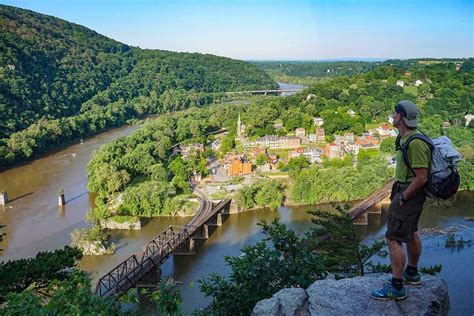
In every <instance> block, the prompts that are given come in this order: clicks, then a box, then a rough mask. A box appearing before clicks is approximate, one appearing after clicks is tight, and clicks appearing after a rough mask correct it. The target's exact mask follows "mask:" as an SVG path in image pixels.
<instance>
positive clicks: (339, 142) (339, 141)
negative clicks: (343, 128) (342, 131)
mask: <svg viewBox="0 0 474 316" xmlns="http://www.w3.org/2000/svg"><path fill="white" fill-rule="evenodd" d="M334 143H335V144H337V145H342V144H343V143H344V137H342V136H341V135H337V134H334Z"/></svg>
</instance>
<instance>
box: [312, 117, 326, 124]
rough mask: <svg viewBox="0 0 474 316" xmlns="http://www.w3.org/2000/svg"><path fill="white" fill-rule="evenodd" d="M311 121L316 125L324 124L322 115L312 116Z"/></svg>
mask: <svg viewBox="0 0 474 316" xmlns="http://www.w3.org/2000/svg"><path fill="white" fill-rule="evenodd" d="M313 122H314V125H316V126H323V124H324V120H323V118H322V117H313Z"/></svg>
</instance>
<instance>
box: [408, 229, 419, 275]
mask: <svg viewBox="0 0 474 316" xmlns="http://www.w3.org/2000/svg"><path fill="white" fill-rule="evenodd" d="M421 249H422V246H421V238H420V234H418V232H415V233H414V234H413V238H412V239H411V240H410V241H409V242H408V243H407V253H408V265H409V266H412V267H417V266H418V260H420V256H421Z"/></svg>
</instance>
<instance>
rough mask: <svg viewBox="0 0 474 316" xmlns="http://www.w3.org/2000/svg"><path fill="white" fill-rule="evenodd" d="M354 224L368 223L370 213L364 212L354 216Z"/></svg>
mask: <svg viewBox="0 0 474 316" xmlns="http://www.w3.org/2000/svg"><path fill="white" fill-rule="evenodd" d="M352 223H353V224H354V225H368V224H369V215H368V214H367V212H364V213H362V214H360V215H359V216H357V217H356V218H354V221H353V222H352Z"/></svg>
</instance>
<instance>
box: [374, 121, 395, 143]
mask: <svg viewBox="0 0 474 316" xmlns="http://www.w3.org/2000/svg"><path fill="white" fill-rule="evenodd" d="M375 131H376V132H377V134H378V135H379V137H380V138H381V139H384V138H387V137H396V136H397V133H396V132H395V130H394V129H393V127H392V125H390V124H387V123H383V124H382V125H380V126H379V127H377V128H376V129H375Z"/></svg>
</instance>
